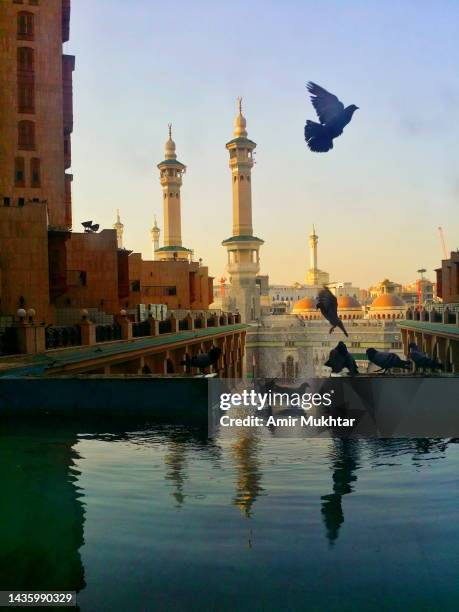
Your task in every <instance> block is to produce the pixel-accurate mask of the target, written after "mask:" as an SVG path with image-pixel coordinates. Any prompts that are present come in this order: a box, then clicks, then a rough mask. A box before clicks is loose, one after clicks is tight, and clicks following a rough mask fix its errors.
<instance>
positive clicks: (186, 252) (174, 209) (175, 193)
mask: <svg viewBox="0 0 459 612" xmlns="http://www.w3.org/2000/svg"><path fill="white" fill-rule="evenodd" d="M158 169H159V173H160V179H159V180H160V183H161V187H162V188H163V206H164V246H163V247H161V248H160V249H157V250H156V255H157V259H160V260H162V261H164V260H168V259H184V260H187V261H188V260H190V258H191V250H190V249H186V248H185V247H184V246H183V245H182V220H181V210H180V208H181V202H180V189H181V187H182V176H183V174H184V172H185V170H186V166H185V165H184V164H182V162H179V161H178V159H177V154H176V152H175V142H174V141H173V140H172V126H171V124H169V138H168V140H167V141H166V144H165V146H164V160H163V161H162V162H161V163H159V164H158Z"/></svg>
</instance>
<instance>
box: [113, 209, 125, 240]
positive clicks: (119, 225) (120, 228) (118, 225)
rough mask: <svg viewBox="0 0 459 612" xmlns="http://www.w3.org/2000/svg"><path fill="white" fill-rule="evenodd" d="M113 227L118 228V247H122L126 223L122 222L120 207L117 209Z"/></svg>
mask: <svg viewBox="0 0 459 612" xmlns="http://www.w3.org/2000/svg"><path fill="white" fill-rule="evenodd" d="M113 229H114V230H116V241H117V243H118V248H119V249H122V248H123V232H124V225H123V224H122V223H121V219H120V211H119V209H117V210H116V223H114V224H113Z"/></svg>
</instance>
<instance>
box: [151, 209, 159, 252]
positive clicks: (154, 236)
mask: <svg viewBox="0 0 459 612" xmlns="http://www.w3.org/2000/svg"><path fill="white" fill-rule="evenodd" d="M160 234H161V230H160V229H159V227H158V223H157V221H156V216H155V222H154V224H153V227H152V228H151V242H152V253H153V259H157V255H156V251H157V250H158V249H159V236H160Z"/></svg>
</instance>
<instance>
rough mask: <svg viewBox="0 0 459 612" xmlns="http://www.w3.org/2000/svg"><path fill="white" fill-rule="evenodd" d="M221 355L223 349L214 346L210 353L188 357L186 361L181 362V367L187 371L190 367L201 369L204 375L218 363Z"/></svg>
mask: <svg viewBox="0 0 459 612" xmlns="http://www.w3.org/2000/svg"><path fill="white" fill-rule="evenodd" d="M221 353H222V350H221V348H219V347H218V346H213V347H212V348H211V349H210V351H209V352H208V353H200V354H199V355H193V356H192V357H190V356H189V355H187V356H186V359H184V360H183V361H181V362H180V365H184V366H186V368H187V370H188V369H189V368H190V367H191V368H199V370H200V371H201V373H203V372H204V370H205V369H206V368H208V367H209V366H211V365H214V364H215V363H217V361H218V359H219V357H220V355H221Z"/></svg>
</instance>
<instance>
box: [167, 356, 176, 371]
mask: <svg viewBox="0 0 459 612" xmlns="http://www.w3.org/2000/svg"><path fill="white" fill-rule="evenodd" d="M166 374H175V367H174V362H173V361H172V359H166Z"/></svg>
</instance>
